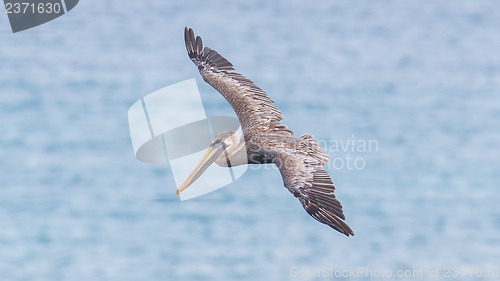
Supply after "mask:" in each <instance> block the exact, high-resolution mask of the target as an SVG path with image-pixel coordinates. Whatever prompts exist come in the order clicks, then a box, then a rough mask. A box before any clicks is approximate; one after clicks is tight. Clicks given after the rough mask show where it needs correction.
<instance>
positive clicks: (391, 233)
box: [0, 0, 500, 281]
mask: <svg viewBox="0 0 500 281" xmlns="http://www.w3.org/2000/svg"><path fill="white" fill-rule="evenodd" d="M101 2H103V1H80V4H79V5H78V6H77V7H75V8H74V9H73V10H72V11H71V12H69V13H68V14H67V15H65V16H63V17H61V18H59V19H56V20H54V21H52V22H49V23H47V24H45V25H43V26H39V27H37V28H34V29H31V30H28V31H25V32H21V33H18V34H12V33H11V32H10V27H9V25H8V19H7V16H6V15H5V14H4V13H1V15H0V97H1V100H0V132H1V134H0V280H2V281H3V280H64V281H69V280H120V281H127V280H290V279H293V280H309V279H314V278H308V277H307V276H305V277H302V278H298V277H297V278H294V277H293V276H292V275H293V270H301V272H302V273H303V274H305V273H307V271H308V270H310V271H311V270H320V269H322V268H327V269H328V268H331V269H334V270H337V269H340V270H344V269H349V268H357V267H366V268H368V269H373V270H374V269H383V270H384V271H387V270H394V271H396V270H398V269H403V270H406V269H410V270H414V269H415V270H423V271H424V272H425V274H427V271H428V270H429V269H434V268H438V269H439V274H440V275H439V277H438V278H434V279H433V280H440V279H446V280H450V278H445V277H444V276H443V275H444V271H445V270H446V267H459V266H465V267H467V268H472V269H471V270H476V269H477V268H480V267H482V268H484V267H491V266H497V267H498V266H499V263H498V260H500V259H499V258H500V207H499V204H498V202H499V201H500V190H499V188H498V182H500V172H499V171H498V167H500V160H499V159H500V132H499V129H498V128H499V127H500V126H499V125H500V124H499V123H500V122H499V120H500V90H499V89H500V52H499V51H498V50H500V32H499V27H500V16H499V13H498V12H499V6H498V3H497V2H495V1H448V0H440V1H425V3H424V2H423V1H396V0H393V1H358V2H352V1H287V2H286V3H285V2H282V3H275V2H270V1H231V2H230V1H210V2H207V1H186V3H184V4H181V3H176V2H173V1H160V0H158V1H134V2H132V1H118V0H115V1H105V3H104V2H103V3H101ZM326 2H328V3H326ZM184 26H190V27H193V28H194V30H195V32H196V33H197V34H200V35H202V36H203V39H204V42H205V43H206V44H207V45H209V46H211V47H213V48H214V49H216V50H217V51H219V52H220V53H222V54H223V55H224V56H226V57H227V58H228V59H229V60H230V61H231V62H232V63H233V64H234V65H235V66H236V69H237V70H238V71H239V72H241V73H243V74H245V75H246V76H248V77H249V78H251V79H252V80H254V82H255V83H256V84H258V85H259V86H261V88H263V89H264V90H266V91H267V92H268V93H269V95H270V96H271V98H273V99H274V100H275V101H276V104H277V105H278V107H279V108H280V109H281V110H282V111H283V112H284V114H285V121H284V123H285V124H287V125H288V126H289V127H290V128H291V129H293V130H294V131H295V132H296V134H299V135H300V134H302V133H305V132H309V133H310V134H312V135H314V137H316V138H317V139H319V140H322V141H323V142H324V143H325V144H327V145H328V147H327V149H328V150H329V153H330V157H331V159H332V160H333V159H336V162H335V163H336V166H334V165H332V166H330V167H329V172H330V174H331V175H332V178H333V181H334V183H335V185H336V187H337V195H338V198H339V199H340V201H341V202H342V203H343V205H344V211H345V214H346V217H347V222H348V223H349V225H350V226H351V227H352V228H353V229H354V231H355V233H356V236H354V237H353V238H346V237H344V236H342V235H340V234H338V233H336V232H335V231H333V230H332V229H330V228H328V227H326V226H324V225H321V224H319V223H317V222H316V221H314V220H313V219H312V218H311V217H309V216H308V215H307V214H306V212H305V211H304V210H303V209H302V207H301V206H300V204H299V202H298V201H297V200H296V199H295V198H294V197H293V196H291V195H290V194H289V192H288V191H287V190H286V189H285V188H284V187H283V186H282V181H281V178H280V176H279V173H278V171H277V170H275V169H273V168H265V169H264V168H262V169H259V170H254V169H250V170H249V171H248V173H247V174H245V175H244V176H243V177H241V178H240V179H238V180H237V181H236V182H235V183H233V184H231V185H230V186H228V187H226V188H223V189H220V190H218V191H216V192H214V193H211V194H209V195H207V196H205V197H202V198H200V199H195V200H192V201H184V202H179V201H178V198H177V196H176V195H175V189H176V188H175V184H174V181H173V178H172V175H171V172H170V169H169V166H168V165H166V164H165V165H151V164H144V163H141V162H139V161H137V160H136V159H135V157H134V154H133V150H132V145H131V142H130V136H129V131H128V124H127V110H128V108H129V106H130V105H132V104H133V103H134V102H135V101H136V100H138V99H140V98H141V97H142V96H144V95H146V94H148V93H150V92H152V91H154V90H156V89H159V88H162V87H164V86H167V85H170V84H173V83H176V82H179V81H182V80H185V79H189V78H192V77H196V78H197V79H198V82H199V87H200V90H201V92H202V95H203V100H204V102H205V106H206V111H207V112H208V113H209V114H212V115H224V114H233V113H232V111H231V108H230V107H229V105H228V104H227V103H226V102H225V101H224V100H223V98H222V97H221V96H219V95H218V94H217V93H216V92H215V91H214V90H213V89H211V88H210V86H206V85H204V84H203V81H202V79H200V77H199V75H198V73H197V70H196V67H195V66H194V65H193V64H192V63H191V62H190V61H189V59H188V58H187V55H186V53H185V50H184V45H183V44H184V42H183V28H184ZM353 140H354V141H356V142H357V143H358V141H369V140H374V141H376V143H377V147H376V149H375V148H372V149H366V150H362V149H361V151H357V149H355V151H352V149H335V147H334V144H335V143H339V142H343V143H344V144H346V143H347V142H348V141H353ZM348 157H351V158H353V159H358V158H360V159H362V160H363V162H358V167H357V168H356V167H354V168H353V167H352V166H351V168H348V167H347V165H343V166H340V164H341V163H344V164H346V163H345V162H342V161H345V160H346V159H347V158H348ZM358 161H361V160H358ZM361 163H363V164H364V165H363V167H360V164H361ZM293 268H295V269H293ZM426 276H427V275H424V277H423V278H420V280H426V279H429V278H428V277H426ZM467 276H468V275H466V276H465V277H461V278H459V279H457V278H455V279H454V280H467V279H473V278H470V276H469V277H467ZM332 278H334V277H331V276H330V277H325V278H317V279H322V280H325V279H332ZM345 279H347V280H360V279H366V278H365V277H358V278H355V277H352V276H351V277H349V278H345ZM368 279H370V278H368ZM372 279H374V280H375V279H377V278H375V277H373V278H372ZM379 279H380V278H378V279H377V280H379ZM452 279H453V278H452ZM484 279H485V280H492V279H491V278H484Z"/></svg>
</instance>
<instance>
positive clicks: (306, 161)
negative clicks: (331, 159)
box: [261, 134, 354, 236]
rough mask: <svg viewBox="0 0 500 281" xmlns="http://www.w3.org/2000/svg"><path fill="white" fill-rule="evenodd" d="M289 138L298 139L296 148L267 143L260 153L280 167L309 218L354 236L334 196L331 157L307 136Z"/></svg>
mask: <svg viewBox="0 0 500 281" xmlns="http://www.w3.org/2000/svg"><path fill="white" fill-rule="evenodd" d="M290 139H294V140H296V144H295V145H294V146H293V147H291V146H290V142H288V143H286V144H285V145H283V142H282V143H281V144H278V143H277V142H275V144H272V143H269V142H268V143H267V145H266V146H265V148H262V151H261V152H262V153H263V154H265V155H266V156H267V157H269V158H271V159H272V161H273V162H274V163H275V164H276V166H278V169H279V170H280V172H281V176H282V177H283V182H284V184H285V186H286V188H288V190H289V191H290V192H291V193H292V194H293V195H294V196H295V197H297V198H298V199H299V201H300V203H302V206H303V207H304V209H305V210H306V211H307V213H308V214H309V215H311V216H312V217H313V218H315V219H316V220H317V221H319V222H321V223H324V224H326V225H328V226H330V227H331V228H333V229H335V230H337V231H338V232H340V233H343V234H344V235H346V236H350V235H354V232H353V231H352V229H351V228H350V227H349V226H348V225H347V224H346V223H345V222H344V220H345V216H344V212H343V211H342V205H341V204H340V202H339V201H338V200H337V198H336V197H335V187H334V186H333V183H332V180H331V178H330V176H329V175H328V173H327V172H326V171H325V168H324V166H325V164H326V163H327V162H328V154H326V152H325V150H324V149H322V148H321V146H319V144H318V142H317V141H316V140H315V139H313V138H312V137H311V136H309V135H307V134H304V135H303V136H301V137H300V138H298V139H297V138H292V137H290Z"/></svg>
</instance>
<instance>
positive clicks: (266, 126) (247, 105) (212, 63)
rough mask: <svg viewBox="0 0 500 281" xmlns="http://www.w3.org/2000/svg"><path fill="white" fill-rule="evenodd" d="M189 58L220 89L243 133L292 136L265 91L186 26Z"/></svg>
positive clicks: (185, 37)
mask: <svg viewBox="0 0 500 281" xmlns="http://www.w3.org/2000/svg"><path fill="white" fill-rule="evenodd" d="M184 40H185V43H186V50H187V53H188V55H189V58H191V60H192V61H193V62H194V64H195V65H196V66H198V70H199V71H200V74H201V76H202V77H203V80H205V81H206V82H207V83H208V84H210V85H212V86H213V87H214V88H215V89H216V90H218V91H219V92H220V93H221V94H222V95H223V96H224V98H226V100H227V101H228V102H229V103H230V104H231V106H232V107H233V109H234V110H235V112H236V115H238V119H239V120H240V123H241V125H242V130H243V133H244V134H248V133H274V134H280V135H287V136H290V135H292V134H293V132H292V131H290V130H289V129H288V127H287V126H286V125H284V124H281V123H280V121H282V120H283V113H281V111H280V110H279V109H278V107H277V106H276V105H275V104H274V101H273V100H271V99H270V98H269V97H268V96H267V94H266V92H264V91H263V90H262V89H261V88H259V87H258V86H257V85H255V84H254V83H253V82H252V81H251V80H250V79H248V78H246V77H245V76H243V75H241V74H240V73H237V72H234V71H232V70H234V68H233V64H232V63H231V62H229V61H228V60H227V59H226V58H225V57H223V56H222V55H220V54H219V53H217V52H216V51H215V50H213V49H211V48H210V47H205V48H203V42H202V39H201V37H199V36H197V37H195V35H194V32H193V30H192V29H191V28H187V27H186V28H185V29H184Z"/></svg>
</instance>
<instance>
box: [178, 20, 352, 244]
mask: <svg viewBox="0 0 500 281" xmlns="http://www.w3.org/2000/svg"><path fill="white" fill-rule="evenodd" d="M184 40H185V43H186V49H187V53H188V55H189V58H190V59H191V60H192V61H193V63H194V64H195V65H196V66H197V67H198V70H199V72H200V74H201V76H202V77H203V80H205V82H207V83H208V84H210V85H212V86H213V87H214V88H215V89H216V90H217V91H219V92H220V93H221V94H222V96H224V98H225V99H226V100H227V101H228V102H229V103H230V104H231V106H232V107H233V109H234V111H235V112H236V115H237V116H238V119H239V122H240V124H241V129H242V132H243V135H242V136H241V139H240V138H239V137H238V136H237V135H236V133H235V132H231V131H227V132H222V133H219V134H218V135H216V136H215V138H214V140H213V141H212V143H211V144H210V145H209V147H208V149H207V151H206V153H205V154H204V155H203V157H202V159H201V160H200V161H199V162H198V164H197V165H196V166H195V167H194V169H193V171H192V172H191V173H190V174H189V176H188V177H187V179H186V180H185V181H184V182H183V183H182V184H181V185H180V187H179V188H178V190H177V195H179V194H180V193H181V192H182V191H183V190H185V189H186V188H188V187H189V186H190V185H191V184H192V183H193V182H194V181H196V180H197V179H198V178H199V177H200V176H201V175H202V174H203V172H205V170H206V169H207V168H208V167H209V166H210V165H211V164H212V163H214V162H215V163H216V164H217V165H219V166H222V167H230V166H237V165H243V164H266V163H273V164H275V165H276V166H277V167H278V169H279V171H280V172H281V176H282V177H283V183H284V185H285V187H286V188H287V189H288V190H289V191H290V192H291V193H292V194H293V195H294V196H295V197H296V198H298V199H299V201H300V203H302V206H303V207H304V209H305V210H306V212H307V213H308V214H309V215H311V216H312V217H313V218H315V219H316V220H317V221H319V222H321V223H323V224H326V225H328V226H330V227H331V228H333V229H335V230H337V231H338V232H340V233H342V234H344V235H346V236H350V235H354V232H353V231H352V229H351V228H350V227H349V226H348V225H347V224H346V223H345V222H344V220H345V217H344V213H343V211H342V205H341V204H340V202H339V201H338V200H337V199H336V197H335V194H334V191H335V187H334V186H333V183H332V180H331V178H330V176H329V175H328V173H327V172H326V171H325V168H324V166H325V165H326V164H327V163H328V154H327V153H326V151H325V150H324V149H323V148H322V147H321V146H320V145H319V144H318V142H317V141H316V140H315V139H314V138H312V137H311V136H310V135H308V134H303V135H302V136H300V137H298V138H297V137H293V136H292V135H293V132H292V131H290V130H289V129H288V127H287V126H286V125H283V124H281V123H280V121H282V120H283V114H282V113H281V111H280V110H279V109H278V107H276V105H274V101H273V100H271V99H270V98H269V97H268V96H267V94H266V92H264V91H263V90H262V89H261V88H259V87H257V86H256V85H255V84H254V83H253V82H252V81H251V80H249V79H248V78H246V77H245V76H243V75H241V74H239V73H236V72H234V68H233V65H232V64H231V63H230V62H229V61H228V60H227V59H226V58H224V57H223V56H221V55H220V54H219V53H217V52H216V51H215V50H212V49H211V48H210V47H205V48H203V43H202V40H201V37H199V36H197V37H195V36H194V32H193V30H192V29H191V28H187V27H186V28H185V29H184Z"/></svg>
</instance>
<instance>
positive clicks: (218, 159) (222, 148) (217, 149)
mask: <svg viewBox="0 0 500 281" xmlns="http://www.w3.org/2000/svg"><path fill="white" fill-rule="evenodd" d="M238 144H239V141H238V136H237V135H236V132H232V131H225V132H221V133H218V134H217V135H216V136H215V138H214V140H213V141H212V143H210V146H209V147H208V149H207V151H206V152H205V154H204V155H203V157H201V159H200V161H199V162H198V164H196V166H195V167H194V169H193V171H191V173H190V174H189V176H188V177H187V179H186V180H185V181H184V183H182V185H181V186H180V187H179V189H177V195H179V194H180V193H181V192H182V191H183V190H184V189H186V188H187V187H188V186H190V185H191V184H193V183H194V182H195V181H196V180H197V179H198V178H199V177H200V176H201V175H202V174H203V173H204V172H205V171H206V170H207V169H208V167H209V166H210V165H212V163H214V162H215V163H217V165H219V166H222V167H230V166H231V165H230V161H229V159H230V154H231V153H233V152H234V151H235V150H236V148H237V147H238Z"/></svg>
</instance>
